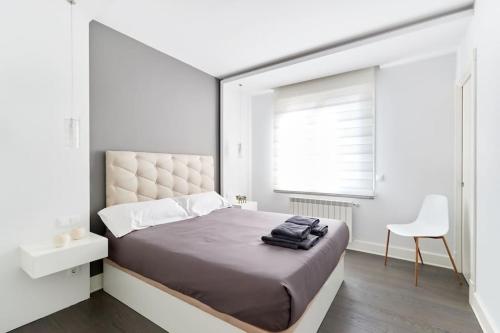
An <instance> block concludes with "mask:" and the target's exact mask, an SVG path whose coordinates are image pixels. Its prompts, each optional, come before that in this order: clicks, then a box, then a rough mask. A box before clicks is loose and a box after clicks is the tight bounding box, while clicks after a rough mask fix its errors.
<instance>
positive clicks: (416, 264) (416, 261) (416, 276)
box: [415, 237, 419, 287]
mask: <svg viewBox="0 0 500 333" xmlns="http://www.w3.org/2000/svg"><path fill="white" fill-rule="evenodd" d="M418 251H419V248H418V237H415V287H418Z"/></svg>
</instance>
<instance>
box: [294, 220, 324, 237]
mask: <svg viewBox="0 0 500 333" xmlns="http://www.w3.org/2000/svg"><path fill="white" fill-rule="evenodd" d="M285 222H287V223H291V224H296V225H307V226H310V227H311V234H313V235H316V236H320V237H323V236H324V235H326V233H327V232H328V226H327V225H324V224H319V219H318V218H315V217H304V216H292V217H290V218H289V219H288V220H286V221H285Z"/></svg>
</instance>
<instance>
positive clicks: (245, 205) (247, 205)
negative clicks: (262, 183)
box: [233, 201, 258, 210]
mask: <svg viewBox="0 0 500 333" xmlns="http://www.w3.org/2000/svg"><path fill="white" fill-rule="evenodd" d="M233 207H234V208H241V209H246V210H258V205H257V201H247V202H242V203H237V202H234V203H233Z"/></svg>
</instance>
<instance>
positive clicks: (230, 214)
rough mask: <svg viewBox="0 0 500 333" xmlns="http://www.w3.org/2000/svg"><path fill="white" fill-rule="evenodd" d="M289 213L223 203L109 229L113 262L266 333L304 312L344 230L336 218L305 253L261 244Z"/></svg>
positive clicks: (336, 255) (338, 251)
mask: <svg viewBox="0 0 500 333" xmlns="http://www.w3.org/2000/svg"><path fill="white" fill-rule="evenodd" d="M288 217H290V215H286V214H277V213H267V212H257V211H249V210H241V209H237V208H225V209H220V210H216V211H214V212H212V213H210V214H209V215H206V216H202V217H196V218H192V219H189V220H184V221H179V222H174V223H169V224H163V225H160V226H155V227H150V228H148V229H144V230H140V231H134V232H132V233H130V234H128V235H126V236H124V237H122V238H119V239H117V238H115V237H113V236H112V234H111V233H109V232H108V238H109V241H110V242H109V257H110V259H111V260H113V261H115V262H116V263H117V264H119V265H121V266H123V267H125V268H128V269H130V270H132V271H134V272H137V273H139V274H141V275H143V276H145V277H147V278H150V279H152V280H155V281H157V282H159V283H161V284H163V285H165V286H167V287H169V288H171V289H174V290H177V291H179V292H181V293H183V294H185V295H188V296H190V297H193V298H195V299H198V300H199V301H201V302H203V303H205V304H207V305H209V306H211V307H212V308H214V309H216V310H218V311H220V312H223V313H226V314H229V315H231V316H233V317H235V318H238V319H240V320H242V321H245V322H247V323H249V324H252V325H255V326H257V327H260V328H262V329H265V330H268V331H281V330H285V329H287V328H288V327H289V326H291V325H293V324H294V323H295V322H296V321H297V320H298V319H299V318H300V316H301V315H302V314H303V312H304V311H305V309H306V307H307V305H308V304H309V302H310V301H311V300H312V299H313V297H314V296H315V295H316V293H317V292H318V291H319V289H320V288H321V286H322V285H323V284H324V282H325V281H326V279H327V278H328V276H329V275H330V274H331V272H332V271H333V269H334V268H335V266H336V265H337V263H338V261H339V259H340V257H341V255H342V253H343V252H344V250H345V248H346V246H347V243H348V239H349V232H348V229H347V226H346V225H345V224H344V223H342V222H340V221H335V220H327V219H321V223H322V224H328V228H329V232H328V234H327V235H326V236H325V237H324V238H323V239H321V240H320V241H319V243H318V244H317V245H316V246H314V247H313V248H312V249H310V250H308V251H304V250H292V249H286V248H280V247H276V246H271V245H266V244H264V243H263V242H262V241H261V239H260V237H261V236H262V235H265V234H268V233H269V232H270V231H271V229H272V228H273V227H274V226H277V225H278V224H280V223H282V222H284V221H285V220H286V219H287V218H288Z"/></svg>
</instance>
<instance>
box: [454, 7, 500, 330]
mask: <svg viewBox="0 0 500 333" xmlns="http://www.w3.org/2000/svg"><path fill="white" fill-rule="evenodd" d="M499 17H500V2H498V0H476V3H475V17H474V20H473V22H472V24H471V27H470V29H469V31H468V33H467V36H466V37H465V38H464V41H463V43H462V46H461V48H460V49H459V54H458V55H459V57H458V64H457V78H458V79H460V78H461V76H462V74H463V73H464V72H465V71H466V70H467V68H469V67H470V66H471V55H472V52H473V48H477V77H476V82H477V88H476V89H477V97H476V98H477V102H476V103H477V104H476V108H477V109H476V117H477V125H476V126H477V127H476V137H477V143H476V144H477V152H476V153H477V161H476V163H477V165H476V172H477V175H476V177H477V178H476V179H477V185H476V186H477V187H476V191H477V199H476V200H477V211H476V214H477V217H476V218H477V231H476V233H477V234H476V243H477V247H476V292H475V293H472V294H471V296H472V297H471V304H472V305H473V308H474V310H475V311H476V314H477V315H478V318H479V321H480V322H481V324H482V326H483V329H484V330H485V332H487V333H488V332H500V288H499V287H498V278H499V276H500V267H499V266H498V255H499V254H500V242H499V239H500V238H499V237H500V222H499V221H500V210H499V209H498V200H499V198H500V173H499V170H500V130H499V124H500V93H499V91H500V90H499V87H500V37H499V34H500V21H499V19H498V18H499Z"/></svg>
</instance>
